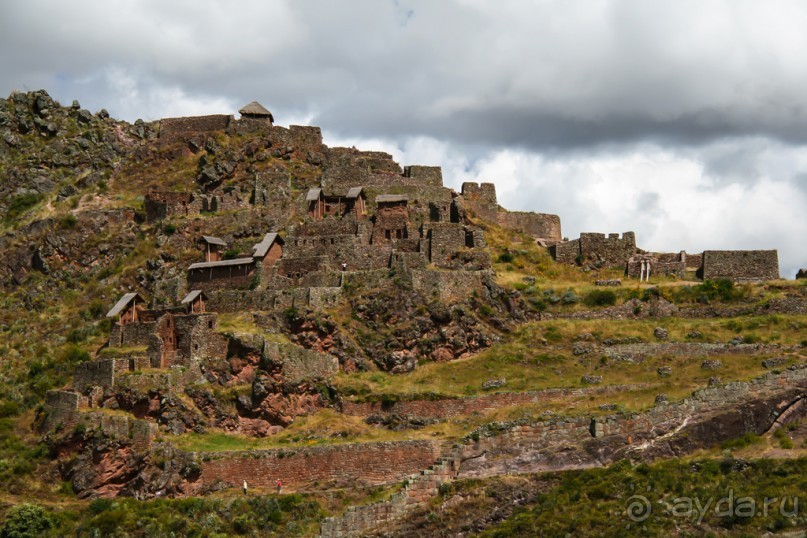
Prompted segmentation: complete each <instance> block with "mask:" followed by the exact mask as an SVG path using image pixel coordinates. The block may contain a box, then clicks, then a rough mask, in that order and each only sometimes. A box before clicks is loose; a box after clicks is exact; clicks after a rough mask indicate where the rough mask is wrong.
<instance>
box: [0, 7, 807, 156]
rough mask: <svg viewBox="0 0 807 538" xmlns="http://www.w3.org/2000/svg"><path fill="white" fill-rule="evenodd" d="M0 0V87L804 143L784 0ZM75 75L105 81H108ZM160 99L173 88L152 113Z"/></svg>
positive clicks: (456, 127)
mask: <svg viewBox="0 0 807 538" xmlns="http://www.w3.org/2000/svg"><path fill="white" fill-rule="evenodd" d="M0 9H2V15H3V17H2V20H3V22H2V23H0V24H2V26H0V30H2V37H0V39H1V40H2V46H3V50H4V51H8V52H10V53H8V54H7V53H4V54H3V59H2V60H0V67H2V73H3V74H2V76H0V82H2V86H3V89H4V90H6V91H10V90H11V89H13V88H15V87H18V85H19V84H20V83H23V84H26V85H28V86H29V87H30V86H31V85H35V84H41V85H43V86H46V87H51V86H52V85H53V84H54V83H55V84H56V85H57V86H59V85H60V84H61V85H63V86H64V87H66V88H67V87H69V86H70V84H69V82H70V79H71V77H72V78H73V79H74V82H75V81H79V82H80V80H81V79H82V78H87V77H92V76H93V75H97V73H98V71H99V70H101V69H104V68H110V67H112V68H119V69H124V70H126V71H129V72H130V73H131V74H132V75H133V76H135V77H136V78H137V79H139V80H142V81H143V82H142V84H141V87H140V92H141V93H144V92H148V91H150V89H152V88H154V87H160V86H162V87H176V88H179V89H181V90H182V91H183V92H184V93H186V94H188V95H192V94H194V93H197V92H198V93H200V94H205V95H210V96H219V97H226V98H229V99H233V100H234V102H239V103H240V102H241V101H245V100H248V99H252V98H254V97H260V96H263V95H265V96H266V98H267V99H271V103H270V104H271V106H272V107H275V108H279V109H280V110H283V111H290V112H291V115H294V114H299V113H309V114H311V113H313V117H314V120H315V121H316V122H318V123H320V124H323V125H330V126H332V128H334V129H338V130H339V131H340V132H341V133H343V134H344V135H345V136H355V135H358V134H361V135H365V136H379V135H385V136H390V135H393V136H407V135H428V136H435V137H448V138H451V139H457V140H460V141H463V142H471V143H483V144H488V145H496V146H505V145H507V146H509V145H512V144H519V145H523V146H524V147H530V148H533V149H540V148H546V147H550V148H565V147H572V148H573V147H579V146H589V145H593V144H599V143H603V142H608V143H612V142H614V141H622V142H635V141H639V140H647V139H654V140H659V141H663V142H665V143H673V144H676V143H681V144H688V143H691V144H697V143H701V142H703V141H705V140H713V139H716V138H719V137H721V136H746V135H761V136H769V137H775V138H778V139H781V140H786V141H791V142H795V143H802V142H803V141H804V137H805V132H807V131H806V130H805V129H803V128H802V127H803V124H804V119H805V117H804V110H805V108H806V107H805V104H806V103H807V96H805V94H804V92H802V91H801V88H803V87H804V82H805V81H807V65H806V64H804V62H801V61H800V59H799V58H800V56H801V54H800V53H801V50H804V45H805V44H807V41H806V40H805V38H804V37H802V34H803V32H802V31H801V29H802V28H803V27H804V24H803V23H804V22H805V9H804V8H803V7H802V6H801V5H800V4H798V3H788V2H782V3H779V4H777V9H770V8H769V7H768V6H764V5H762V4H759V3H755V2H743V1H734V0H732V1H724V2H718V1H712V2H700V1H699V2H686V1H676V2H636V1H624V0H622V1H618V0H614V1H611V2H606V1H594V2H589V1H586V2H582V1H566V2H517V1H510V2H502V3H496V4H495V5H494V4H493V3H489V2H473V1H455V2H425V1H418V2H407V1H405V0H400V1H396V2H378V1H368V0H365V1H360V2H351V3H348V4H345V3H339V4H336V3H331V2H314V1H295V2H288V3H283V2H272V3H268V4H267V3H264V2H239V3H238V4H229V3H226V2H169V3H165V2H142V3H135V2H122V1H118V2H71V3H59V2H43V1H38V2H37V1H33V2H25V3H21V2H20V3H11V4H10V3H5V4H3V6H2V8H0ZM56 74H58V75H61V76H60V77H58V78H57V77H55V76H54V75H56ZM60 81H61V82H60ZM65 81H67V82H65ZM76 84H78V82H76ZM87 91H89V92H100V94H103V92H104V91H107V92H110V93H111V89H110V88H108V84H106V83H102V84H101V85H100V86H96V87H95V88H92V89H88V90H87ZM99 97H100V96H99ZM236 99H237V100H238V101H235V100H236ZM162 110H165V111H166V112H170V103H165V104H164V106H163V108H162V109H161V110H155V111H153V112H157V113H159V112H161V111H162ZM148 112H151V111H148ZM281 116H282V114H281ZM127 119H134V118H127Z"/></svg>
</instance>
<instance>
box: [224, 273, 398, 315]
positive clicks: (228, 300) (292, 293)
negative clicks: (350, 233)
mask: <svg viewBox="0 0 807 538" xmlns="http://www.w3.org/2000/svg"><path fill="white" fill-rule="evenodd" d="M385 273H386V272H385ZM337 276H341V275H340V274H337ZM286 287H288V286H286ZM341 293H342V289H341V287H338V286H312V287H302V288H293V289H283V287H275V286H271V287H270V289H265V290H251V291H246V290H243V291H241V290H219V291H215V292H211V295H210V301H209V302H208V307H209V308H210V309H211V310H215V311H216V312H222V313H225V312H226V313H237V312H282V311H283V310H286V309H288V308H291V307H295V308H305V307H307V306H311V307H313V308H322V307H324V306H327V305H330V304H333V303H334V302H335V301H336V298H337V297H338V296H339V295H340V294H341Z"/></svg>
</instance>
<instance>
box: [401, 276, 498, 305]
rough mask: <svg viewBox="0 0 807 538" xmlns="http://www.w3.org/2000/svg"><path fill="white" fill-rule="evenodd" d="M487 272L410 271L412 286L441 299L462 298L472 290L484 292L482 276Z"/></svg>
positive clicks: (428, 295) (479, 292) (455, 299)
mask: <svg viewBox="0 0 807 538" xmlns="http://www.w3.org/2000/svg"><path fill="white" fill-rule="evenodd" d="M488 274H489V271H429V270H426V271H412V287H413V289H414V290H415V291H418V292H420V293H423V294H424V295H425V296H426V297H436V298H439V299H440V300H441V301H458V300H464V299H467V298H468V297H469V296H470V295H471V294H473V293H474V292H476V293H478V294H480V295H481V294H482V293H484V290H485V286H484V277H485V276H486V275H488Z"/></svg>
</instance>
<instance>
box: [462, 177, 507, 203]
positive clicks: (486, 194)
mask: <svg viewBox="0 0 807 538" xmlns="http://www.w3.org/2000/svg"><path fill="white" fill-rule="evenodd" d="M461 192H462V197H463V198H464V199H465V201H466V203H467V202H472V203H475V204H477V205H493V206H498V205H499V203H498V202H497V201H496V185H494V184H493V183H481V184H479V183H473V182H470V181H466V182H465V183H463V184H462V191H461Z"/></svg>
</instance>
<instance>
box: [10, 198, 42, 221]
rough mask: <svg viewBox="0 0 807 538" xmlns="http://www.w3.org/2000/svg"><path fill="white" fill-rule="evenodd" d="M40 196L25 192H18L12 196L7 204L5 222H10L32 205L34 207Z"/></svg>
mask: <svg viewBox="0 0 807 538" xmlns="http://www.w3.org/2000/svg"><path fill="white" fill-rule="evenodd" d="M41 199H42V197H41V195H39V194H36V193H31V192H29V193H26V194H18V195H17V196H15V197H14V198H12V199H11V202H9V204H8V209H7V210H6V218H5V220H6V222H11V221H12V220H14V219H15V218H17V217H19V216H20V215H22V214H23V213H25V212H26V211H28V210H29V209H31V208H32V207H34V206H35V205H36V204H37V203H39V200H41Z"/></svg>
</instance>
